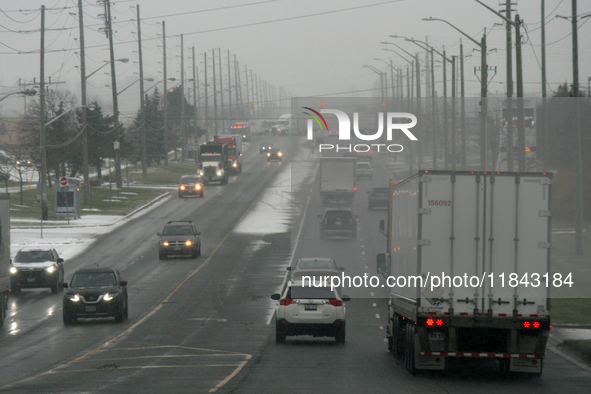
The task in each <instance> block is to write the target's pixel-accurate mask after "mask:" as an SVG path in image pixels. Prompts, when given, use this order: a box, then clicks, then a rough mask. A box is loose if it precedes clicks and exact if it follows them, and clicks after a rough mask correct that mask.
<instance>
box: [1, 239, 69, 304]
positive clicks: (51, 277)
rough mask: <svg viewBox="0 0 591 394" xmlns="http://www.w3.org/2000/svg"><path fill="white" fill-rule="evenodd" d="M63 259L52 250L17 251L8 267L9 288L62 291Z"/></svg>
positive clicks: (16, 289) (14, 290) (14, 289)
mask: <svg viewBox="0 0 591 394" xmlns="http://www.w3.org/2000/svg"><path fill="white" fill-rule="evenodd" d="M63 263H64V259H62V258H61V257H60V256H59V254H58V253H57V252H56V250H55V249H53V248H43V249H41V248H24V249H21V250H19V251H18V253H17V254H16V256H14V260H13V261H12V265H11V267H10V288H11V289H12V291H13V292H19V291H20V290H21V289H23V288H27V289H33V288H43V287H49V288H50V289H51V292H52V293H57V292H59V291H60V290H61V289H62V282H63V281H64V265H63Z"/></svg>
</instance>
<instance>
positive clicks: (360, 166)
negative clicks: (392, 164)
mask: <svg viewBox="0 0 591 394" xmlns="http://www.w3.org/2000/svg"><path fill="white" fill-rule="evenodd" d="M359 178H369V179H372V178H373V168H372V167H371V164H369V163H366V162H358V163H357V179H359Z"/></svg>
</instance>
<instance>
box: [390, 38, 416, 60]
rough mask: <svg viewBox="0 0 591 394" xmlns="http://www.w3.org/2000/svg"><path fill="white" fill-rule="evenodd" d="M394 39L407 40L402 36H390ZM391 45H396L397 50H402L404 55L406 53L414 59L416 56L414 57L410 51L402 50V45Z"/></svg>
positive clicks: (391, 43)
mask: <svg viewBox="0 0 591 394" xmlns="http://www.w3.org/2000/svg"><path fill="white" fill-rule="evenodd" d="M390 37H392V38H406V37H402V36H390ZM389 44H390V45H394V46H395V47H396V48H398V49H400V50H401V51H404V53H406V54H407V55H408V56H410V57H412V58H414V57H415V55H413V54H412V53H410V52H409V51H407V50H406V49H404V48H402V47H401V46H400V45H397V44H394V43H393V42H390V43H389Z"/></svg>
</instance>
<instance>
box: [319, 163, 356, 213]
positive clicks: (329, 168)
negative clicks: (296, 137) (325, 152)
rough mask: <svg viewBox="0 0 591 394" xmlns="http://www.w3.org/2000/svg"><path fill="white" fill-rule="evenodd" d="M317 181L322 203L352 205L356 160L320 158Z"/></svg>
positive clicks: (354, 190)
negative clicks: (318, 180)
mask: <svg viewBox="0 0 591 394" xmlns="http://www.w3.org/2000/svg"><path fill="white" fill-rule="evenodd" d="M319 179H320V197H321V198H322V202H324V203H325V204H327V203H331V202H337V203H343V202H344V203H349V204H350V203H352V202H353V199H354V197H355V192H356V191H357V159H356V158H354V157H321V158H320V176H319Z"/></svg>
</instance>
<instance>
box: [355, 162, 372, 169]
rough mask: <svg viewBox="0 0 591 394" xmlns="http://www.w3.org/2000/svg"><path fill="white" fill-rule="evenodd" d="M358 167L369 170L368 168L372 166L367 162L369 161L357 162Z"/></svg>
mask: <svg viewBox="0 0 591 394" xmlns="http://www.w3.org/2000/svg"><path fill="white" fill-rule="evenodd" d="M357 168H361V169H364V170H368V169H370V168H371V166H370V165H369V164H367V163H358V164H357Z"/></svg>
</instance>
